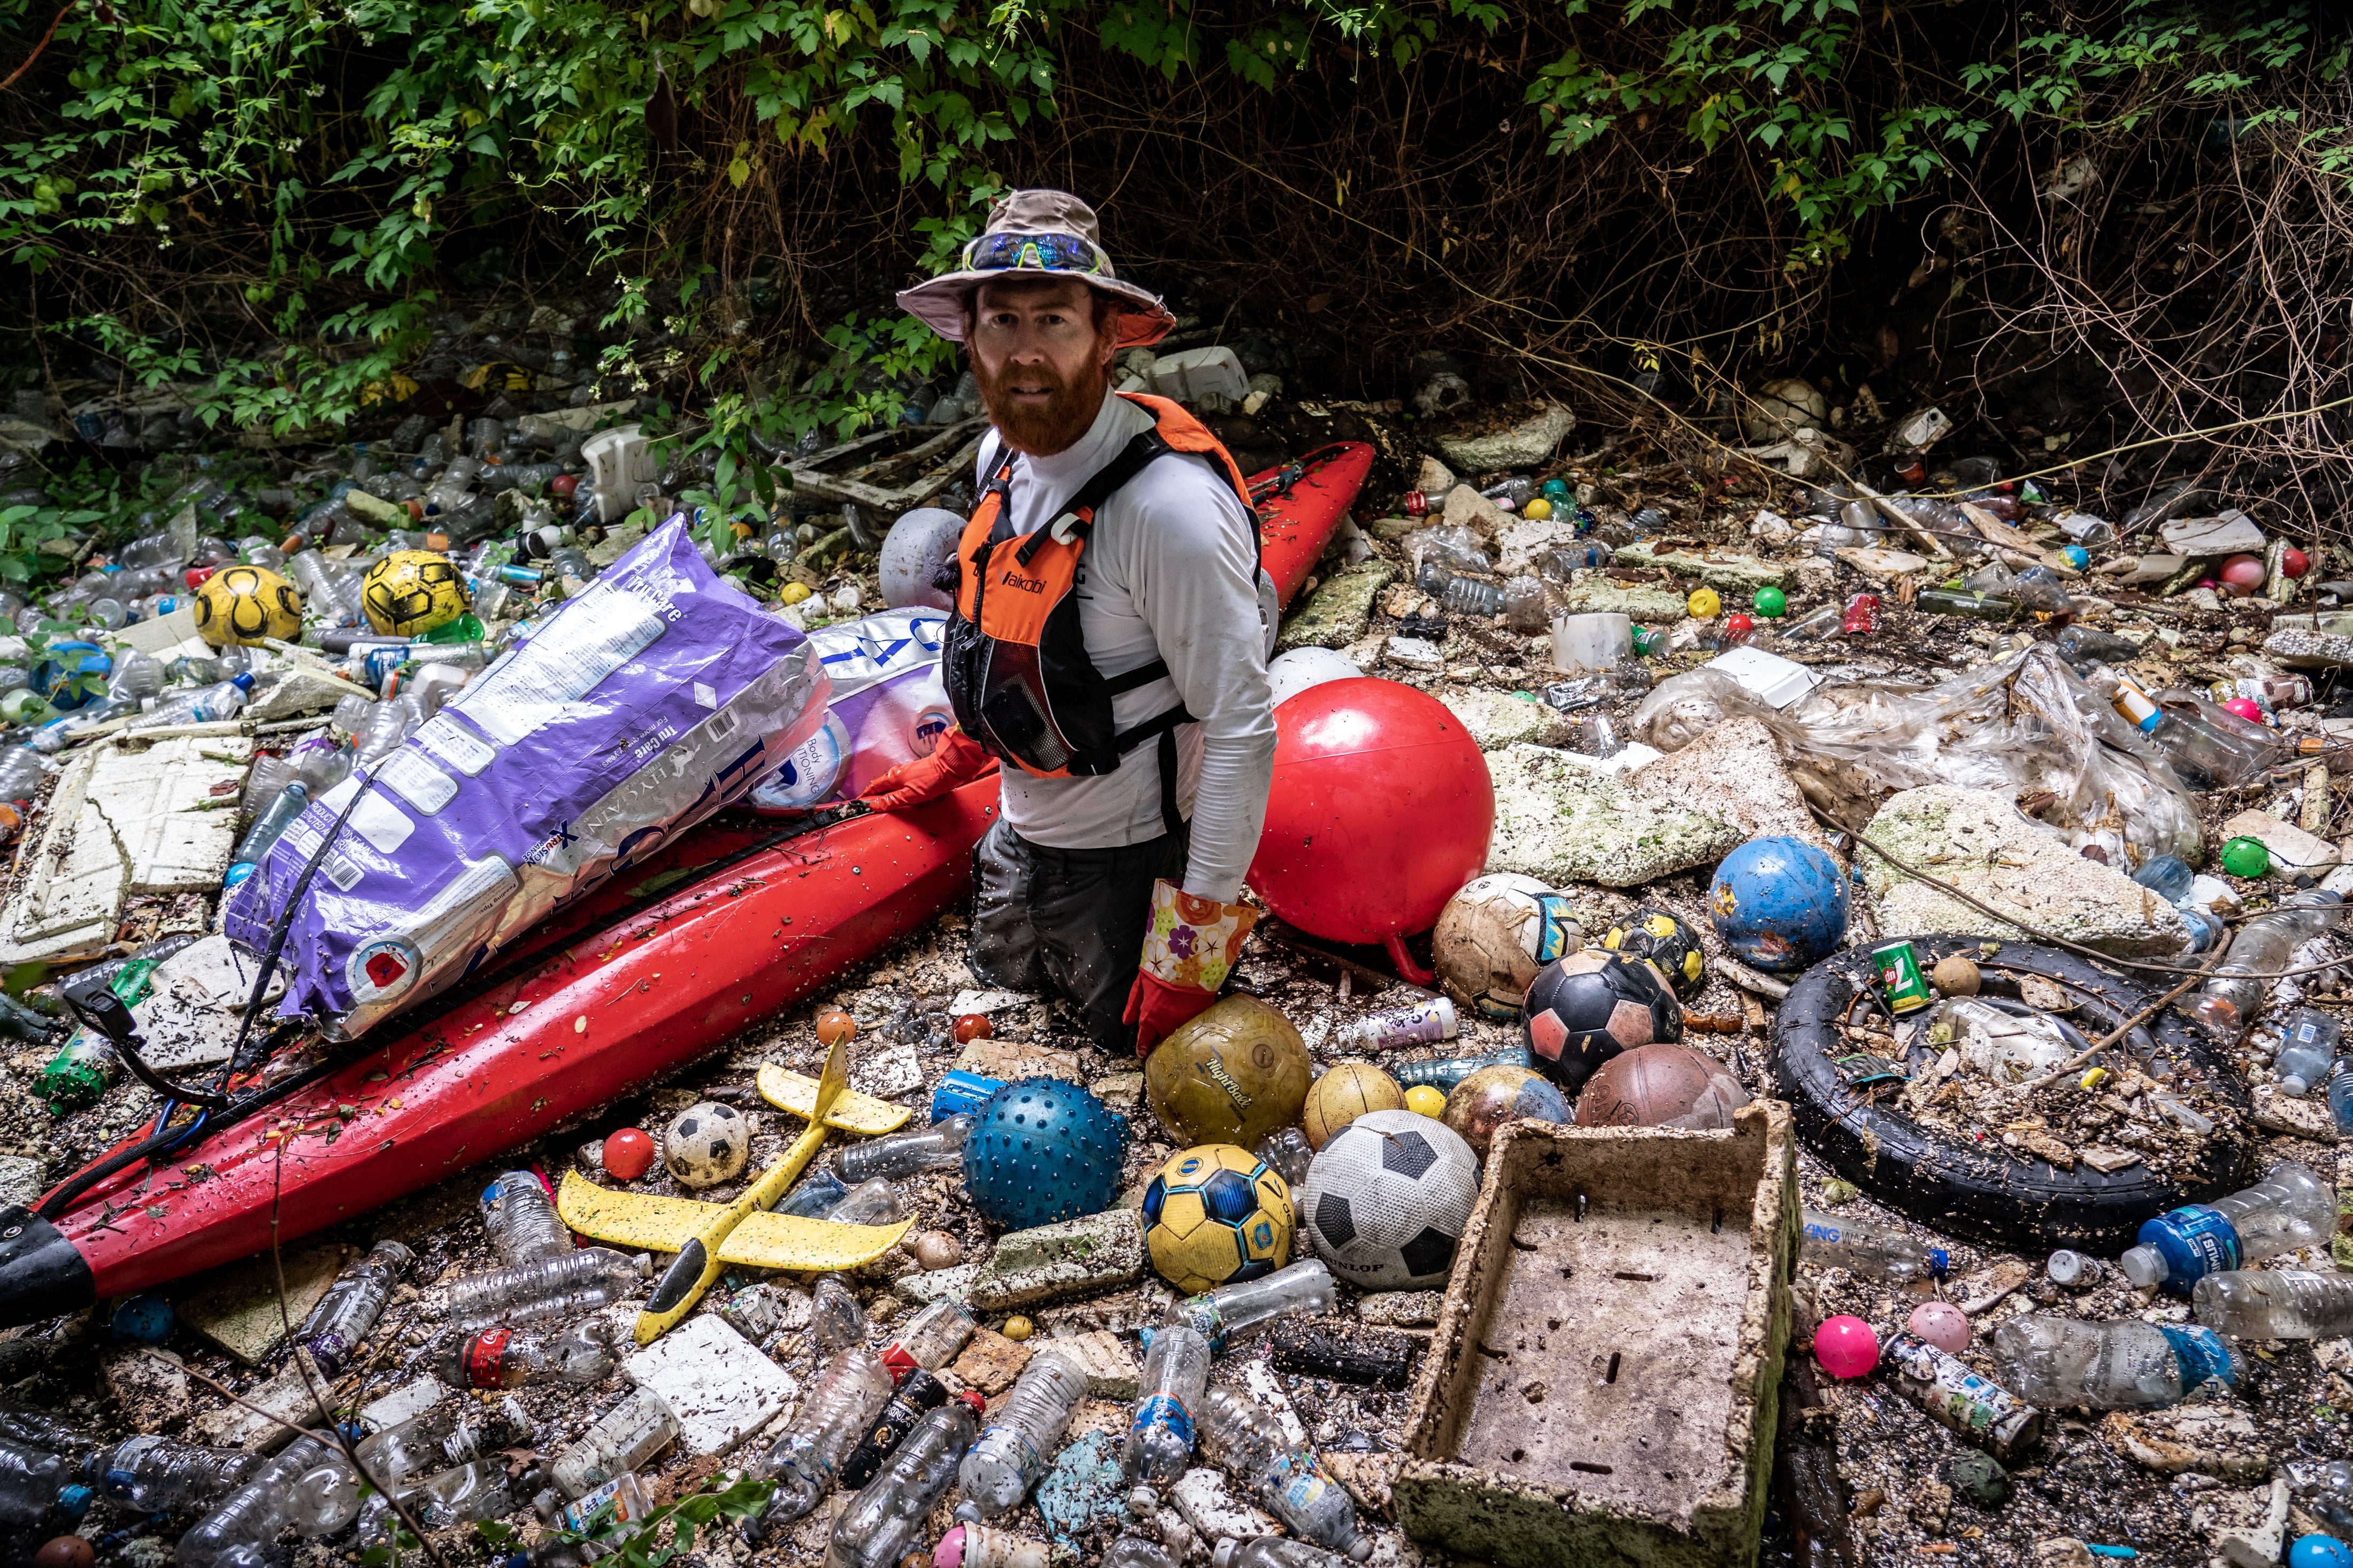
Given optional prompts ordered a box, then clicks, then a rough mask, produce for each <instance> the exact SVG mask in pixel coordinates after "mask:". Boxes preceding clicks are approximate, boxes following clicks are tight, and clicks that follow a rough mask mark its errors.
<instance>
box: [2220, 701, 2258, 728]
mask: <svg viewBox="0 0 2353 1568" xmlns="http://www.w3.org/2000/svg"><path fill="white" fill-rule="evenodd" d="M2222 711H2223V712H2225V713H2236V714H2237V715H2238V716H2239V717H2240V718H2242V719H2244V720H2245V721H2247V722H2248V723H2250V724H2260V723H2262V722H2263V704H2262V703H2260V702H2258V701H2256V700H2254V699H2253V698H2252V697H2233V698H2232V699H2231V700H2229V701H2228V702H2225V703H2223V704H2222Z"/></svg>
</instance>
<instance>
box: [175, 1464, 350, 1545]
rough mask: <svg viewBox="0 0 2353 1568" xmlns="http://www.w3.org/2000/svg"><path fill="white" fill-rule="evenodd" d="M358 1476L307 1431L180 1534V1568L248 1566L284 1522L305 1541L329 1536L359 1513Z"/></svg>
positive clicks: (348, 1465)
mask: <svg viewBox="0 0 2353 1568" xmlns="http://www.w3.org/2000/svg"><path fill="white" fill-rule="evenodd" d="M359 1510H360V1479H359V1476H358V1474H357V1472H355V1471H353V1468H351V1465H350V1464H349V1462H347V1461H346V1460H345V1459H344V1458H343V1455H342V1453H341V1452H339V1451H338V1450H337V1449H336V1447H334V1445H333V1443H332V1441H330V1440H329V1439H328V1438H326V1437H325V1436H322V1435H321V1434H318V1433H305V1434H303V1435H302V1436H300V1437H297V1438H295V1439H294V1441H293V1442H291V1443H290V1444H288V1445H287V1446H286V1447H283V1448H281V1449H280V1450H279V1451H278V1452H277V1453H276V1454H274V1455H272V1456H271V1457H270V1458H269V1462H268V1463H267V1464H265V1465H263V1466H262V1467H261V1468H259V1469H258V1470H256V1471H255V1472H254V1473H253V1476H252V1478H251V1479H248V1481H246V1483H245V1484H244V1485H242V1486H240V1487H238V1488H237V1490H235V1491H233V1492H231V1493H229V1494H228V1496H227V1497H226V1498H224V1499H223V1500H221V1504H220V1506H219V1507H218V1508H216V1509H215V1510H213V1511H212V1512H210V1513H208V1514H206V1516H205V1517H204V1518H203V1519H201V1520H199V1521H197V1522H196V1523H195V1525H194V1526H193V1527H192V1528H191V1529H190V1530H189V1531H188V1532H187V1533H186V1534H185V1535H183V1536H181V1537H180V1544H179V1546H178V1548H177V1549H176V1551H175V1552H174V1561H175V1562H176V1563H178V1565H179V1568H215V1565H216V1564H223V1565H224V1568H226V1565H228V1564H236V1565H237V1568H249V1565H252V1564H258V1563H259V1562H260V1561H261V1558H260V1554H259V1549H260V1548H261V1547H262V1546H265V1545H267V1544H268V1543H269V1542H270V1541H272V1540H273V1539H275V1538H276V1536H277V1534H278V1532H279V1531H281V1530H283V1529H285V1528H286V1527H287V1526H288V1525H292V1526H293V1527H294V1529H295V1531H297V1532H298V1533H299V1534H301V1536H302V1537H303V1538H304V1539H306V1540H311V1541H316V1540H318V1539H319V1538H320V1537H322V1536H325V1535H332V1534H333V1533H334V1532H335V1531H339V1530H341V1529H343V1527H344V1526H345V1525H347V1524H349V1523H351V1521H353V1519H355V1518H356V1517H358V1514H359Z"/></svg>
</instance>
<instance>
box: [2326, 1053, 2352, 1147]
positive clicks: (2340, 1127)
mask: <svg viewBox="0 0 2353 1568" xmlns="http://www.w3.org/2000/svg"><path fill="white" fill-rule="evenodd" d="M2328 1114H2329V1115H2331V1116H2333V1117H2335V1118H2336V1119H2337V1136H2339V1137H2342V1138H2353V1061H2348V1060H2346V1059H2344V1058H2338V1060H2337V1065H2336V1066H2335V1067H2333V1068H2329V1069H2328Z"/></svg>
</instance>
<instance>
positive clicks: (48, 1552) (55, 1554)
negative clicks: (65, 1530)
mask: <svg viewBox="0 0 2353 1568" xmlns="http://www.w3.org/2000/svg"><path fill="white" fill-rule="evenodd" d="M97 1561H98V1552H97V1549H96V1548H94V1547H92V1546H91V1545H90V1542H89V1540H88V1539H87V1538H86V1537H83V1536H79V1535H60V1536H57V1537H55V1538H53V1539H52V1540H50V1541H48V1542H46V1543H45V1544H44V1545H43V1546H42V1547H41V1549H40V1550H39V1551H38V1552H34V1553H33V1568H90V1564H91V1563H95V1562H97Z"/></svg>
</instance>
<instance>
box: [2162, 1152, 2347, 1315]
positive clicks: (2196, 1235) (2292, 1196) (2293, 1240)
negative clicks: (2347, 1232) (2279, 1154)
mask: <svg viewBox="0 0 2353 1568" xmlns="http://www.w3.org/2000/svg"><path fill="white" fill-rule="evenodd" d="M2336 1229H2337V1193H2336V1190H2335V1189H2334V1188H2333V1187H2331V1186H2330V1185H2329V1184H2327V1182H2324V1181H2322V1180H2321V1179H2320V1178H2319V1177H2318V1176H2316V1175H2314V1174H2313V1173H2312V1172H2311V1171H2310V1170H2309V1169H2307V1168H2306V1167H2305V1166H2303V1165H2295V1164H2289V1165H2282V1166H2280V1167H2279V1168H2278V1169H2277V1170H2275V1171H2274V1172H2272V1173H2271V1174H2270V1175H2268V1176H2265V1177H2264V1178H2263V1180H2262V1181H2261V1182H2259V1183H2257V1184H2255V1185H2253V1186H2252V1187H2249V1188H2248V1189H2247V1190H2246V1191H2244V1192H2242V1193H2232V1194H2231V1195H2230V1196H2229V1197H2227V1198H2216V1199H2215V1200H2214V1201H2213V1202H2212V1203H2211V1204H2189V1205H2185V1206H2184V1207H2181V1208H2178V1209H2175V1210H2174V1211H2173V1212H2171V1213H2170V1214H2162V1215H2158V1216H2157V1217H2156V1218H2155V1219H2153V1220H2149V1221H2147V1222H2146V1223H2144V1224H2143V1225H2142V1226H2141V1227H2140V1236H2139V1242H2140V1245H2139V1246H2137V1247H2133V1248H2132V1249H2131V1250H2129V1251H2127V1252H2126V1254H2125V1255H2124V1256H2123V1257H2122V1258H2118V1259H2117V1260H2116V1263H2117V1267H2118V1268H2122V1269H2123V1270H2124V1274H2125V1278H2126V1279H2129V1280H2131V1281H2132V1282H2133V1283H2134V1284H2135V1285H2137V1286H2138V1287H2139V1288H2140V1289H2144V1290H2146V1289H2148V1288H2149V1287H2150V1286H2152V1285H2157V1284H2162V1285H2163V1286H2164V1287H2165V1288H2166V1289H2168V1290H2170V1291H2172V1292H2173V1293H2174V1294H2175V1295H2177V1296H2186V1295H2188V1294H2189V1288H2190V1287H2191V1286H2192V1285H2194V1284H2196V1283H2197V1282H2198V1281H2199V1280H2200V1279H2203V1278H2205V1277H2206V1276H2207V1275H2209V1274H2221V1273H2224V1272H2226V1271H2228V1270H2230V1269H2232V1268H2243V1267H2244V1266H2246V1265H2247V1264H2250V1263H2260V1262H2262V1261H2263V1259H2264V1258H2272V1257H2275V1256H2276V1255H2278V1254H2280V1253H2283V1252H2294V1251H2295V1249H2296V1248H2298V1247H2310V1246H2312V1245H2313V1244H2314V1243H2316V1242H2321V1241H2326V1240H2327V1239H2328V1237H2330V1236H2331V1235H2333V1234H2334V1233H2335V1231H2336Z"/></svg>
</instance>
